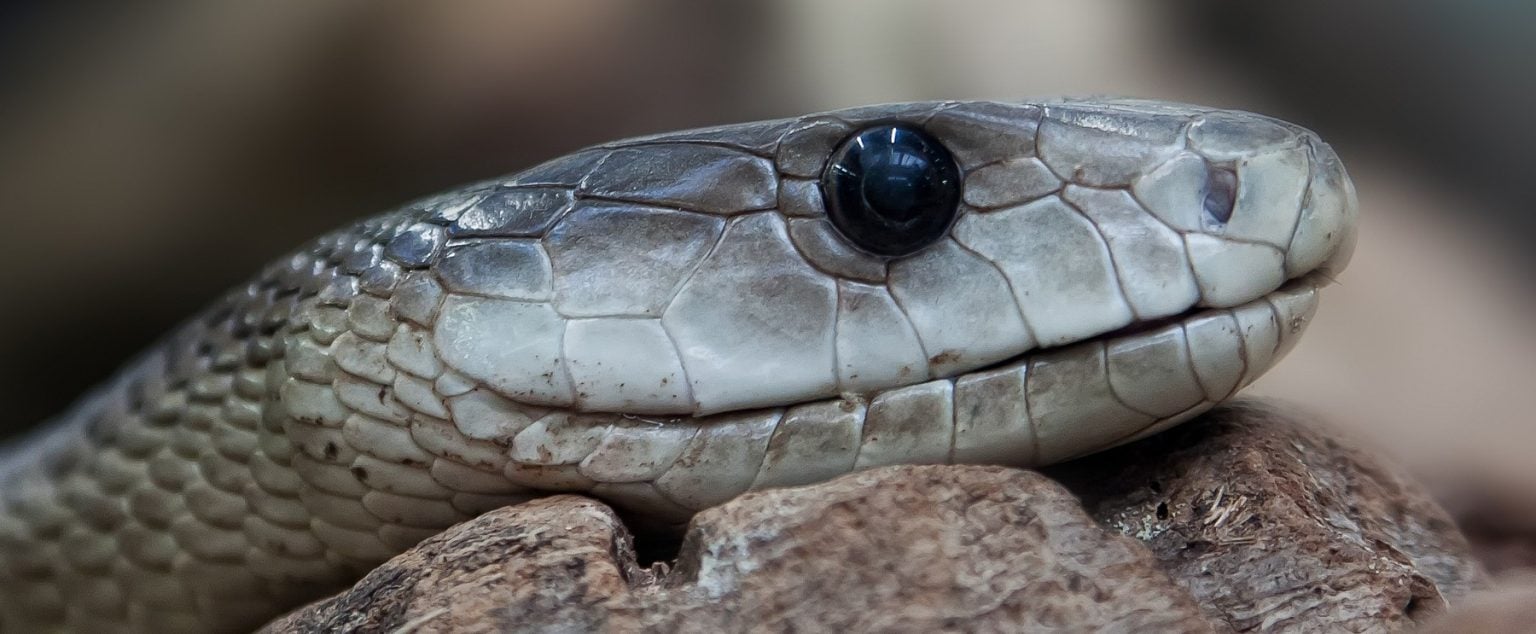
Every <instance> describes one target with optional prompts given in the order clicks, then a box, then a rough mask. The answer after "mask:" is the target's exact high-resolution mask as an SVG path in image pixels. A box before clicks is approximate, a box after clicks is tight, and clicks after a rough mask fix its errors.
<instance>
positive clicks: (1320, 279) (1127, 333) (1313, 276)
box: [1025, 270, 1334, 355]
mask: <svg viewBox="0 0 1536 634" xmlns="http://www.w3.org/2000/svg"><path fill="white" fill-rule="evenodd" d="M1332 283H1334V280H1333V278H1331V277H1329V276H1328V274H1327V273H1326V272H1325V271H1322V270H1317V271H1312V272H1311V273H1307V274H1305V275H1302V276H1300V277H1296V278H1292V279H1290V280H1287V281H1286V282H1285V283H1284V284H1281V285H1280V287H1279V288H1276V289H1275V290H1272V291H1270V292H1268V293H1264V294H1263V295H1260V296H1259V297H1257V298H1255V299H1253V300H1251V301H1249V302H1245V303H1244V304H1241V305H1247V304H1252V303H1254V302H1262V301H1269V300H1270V299H1271V298H1274V297H1276V296H1279V295H1282V294H1286V295H1289V294H1295V293H1301V292H1309V291H1316V290H1318V289H1320V288H1323V287H1324V286H1327V285H1329V284H1332ZM1235 308H1237V307H1236V306H1233V307H1226V308H1218V307H1210V306H1198V305H1197V306H1193V307H1191V308H1189V309H1187V310H1185V311H1183V312H1178V313H1174V314H1172V315H1168V316H1166V317H1158V318H1156V319H1148V320H1143V321H1137V322H1133V323H1130V324H1127V325H1125V326H1123V327H1121V328H1117V329H1115V330H1111V331H1108V332H1105V333H1103V334H1100V335H1096V336H1094V337H1090V338H1088V339H1083V340H1080V341H1075V342H1072V343H1068V344H1063V345H1060V346H1052V347H1050V348H1040V349H1037V350H1033V351H1031V352H1040V351H1043V350H1052V349H1055V348H1064V347H1067V346H1073V345H1078V344H1081V343H1083V342H1086V341H1095V340H1108V339H1119V338H1125V337H1132V336H1135V335H1139V334H1142V333H1147V332H1152V331H1155V330H1158V329H1160V328H1163V327H1165V326H1170V325H1173V324H1178V323H1183V322H1186V321H1189V320H1191V319H1195V318H1198V317H1201V316H1204V315H1209V314H1217V313H1220V312H1224V311H1230V310H1233V309H1235ZM1025 354H1026V355H1028V354H1030V353H1025Z"/></svg>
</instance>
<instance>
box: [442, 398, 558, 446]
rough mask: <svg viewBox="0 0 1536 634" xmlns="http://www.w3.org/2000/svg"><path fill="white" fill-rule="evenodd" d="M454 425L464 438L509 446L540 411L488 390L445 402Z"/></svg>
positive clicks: (449, 418) (541, 411)
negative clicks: (507, 444)
mask: <svg viewBox="0 0 1536 634" xmlns="http://www.w3.org/2000/svg"><path fill="white" fill-rule="evenodd" d="M447 401H448V409H449V411H450V412H451V413H452V416H451V417H445V418H446V419H447V420H452V421H453V426H454V427H455V428H457V429H458V430H459V433H461V434H464V437H465V438H471V439H474V440H484V441H487V442H498V443H509V442H510V441H511V439H512V438H514V437H516V436H517V435H518V434H519V433H522V431H523V430H524V429H526V428H527V427H528V426H529V425H532V424H533V421H534V420H535V419H537V418H539V417H540V416H541V415H542V413H543V410H539V409H533V408H529V407H527V406H526V405H523V404H521V403H518V402H516V401H513V400H510V399H507V398H504V397H502V396H500V395H498V394H495V393H492V392H490V391H489V390H474V391H472V392H470V393H468V394H463V395H460V396H455V397H452V398H449V399H447Z"/></svg>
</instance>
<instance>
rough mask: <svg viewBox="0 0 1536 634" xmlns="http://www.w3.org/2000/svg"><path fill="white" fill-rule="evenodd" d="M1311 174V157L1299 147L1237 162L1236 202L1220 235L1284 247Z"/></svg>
mask: <svg viewBox="0 0 1536 634" xmlns="http://www.w3.org/2000/svg"><path fill="white" fill-rule="evenodd" d="M1311 171H1312V166H1311V157H1310V155H1309V152H1308V151H1307V148H1306V147H1305V146H1301V145H1291V146H1288V147H1282V148H1279V149H1275V150H1273V151H1269V152H1264V153H1262V154H1252V153H1250V154H1248V155H1247V156H1244V157H1243V158H1241V159H1238V161H1237V200H1236V201H1235V203H1234V204H1233V206H1232V217H1231V219H1230V220H1228V221H1227V224H1226V227H1225V228H1224V229H1223V230H1222V231H1221V235H1222V236H1224V237H1227V238H1230V239H1234V240H1246V241H1251V242H1261V243H1264V244H1268V245H1273V246H1274V247H1275V248H1277V249H1284V248H1286V247H1288V246H1289V245H1290V243H1291V235H1292V234H1294V233H1295V232H1296V222H1297V220H1298V216H1299V215H1300V214H1301V204H1302V197H1303V195H1305V194H1306V192H1307V185H1308V175H1309V174H1310V173H1311Z"/></svg>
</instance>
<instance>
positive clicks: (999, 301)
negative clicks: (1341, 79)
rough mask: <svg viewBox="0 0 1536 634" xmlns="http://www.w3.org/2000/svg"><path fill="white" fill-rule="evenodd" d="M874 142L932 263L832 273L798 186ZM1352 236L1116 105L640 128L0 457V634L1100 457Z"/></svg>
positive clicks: (1302, 153) (323, 254)
mask: <svg viewBox="0 0 1536 634" xmlns="http://www.w3.org/2000/svg"><path fill="white" fill-rule="evenodd" d="M885 121H894V122H901V123H904V124H908V125H912V126H917V127H920V128H921V129H922V130H925V131H926V133H927V134H930V135H932V136H933V137H934V138H936V139H938V140H940V141H941V142H942V143H943V144H945V145H946V146H947V147H948V148H949V150H950V151H951V152H952V153H953V155H954V159H955V161H956V162H957V163H958V165H959V168H960V172H961V173H962V174H963V179H964V184H963V192H964V193H963V198H962V201H961V203H960V207H959V212H958V218H957V219H956V220H955V221H954V223H953V226H952V227H950V228H949V229H948V232H947V235H945V236H944V237H943V239H941V240H938V241H937V242H936V243H935V244H932V245H931V246H928V247H927V248H924V249H922V250H920V251H918V252H917V253H915V254H912V255H907V256H903V257H880V256H874V255H870V254H868V253H865V252H863V251H861V250H860V249H857V248H854V247H853V246H851V245H850V243H849V241H848V240H846V239H844V238H845V237H844V236H842V235H840V234H839V233H838V229H837V227H834V226H833V225H832V224H831V223H830V222H829V221H828V220H827V218H826V212H825V205H824V201H823V200H822V196H823V190H822V188H821V187H820V186H819V183H818V178H819V177H820V175H821V174H822V172H823V169H824V167H825V163H826V162H827V157H828V156H829V155H830V154H831V153H832V151H833V148H834V147H835V146H836V145H837V144H838V143H839V141H841V140H843V139H845V138H848V136H849V135H850V134H851V133H852V132H854V131H856V130H858V129H859V128H860V127H861V126H865V125H868V124H871V123H877V122H885ZM1223 175H1225V176H1223ZM1223 195H1225V196H1228V197H1229V199H1228V200H1227V201H1226V203H1227V204H1228V205H1229V208H1228V211H1229V213H1230V218H1217V219H1213V217H1212V216H1211V215H1210V213H1209V209H1210V206H1211V200H1212V199H1213V196H1214V197H1215V199H1217V200H1218V202H1220V198H1221V197H1222V196H1223ZM1355 207H1356V204H1355V200H1354V192H1353V189H1352V186H1351V185H1350V183H1349V180H1348V177H1347V176H1346V175H1345V172H1344V170H1343V168H1342V167H1341V165H1340V163H1339V161H1338V159H1337V157H1336V156H1335V155H1334V153H1333V151H1332V150H1331V149H1330V148H1329V147H1328V146H1327V145H1326V144H1324V143H1322V142H1321V141H1319V140H1318V139H1317V138H1316V136H1315V135H1313V134H1312V133H1310V132H1308V131H1306V130H1304V129H1301V128H1298V127H1296V126H1293V125H1290V124H1286V123H1282V122H1279V121H1276V120H1273V119H1269V118H1266V117H1261V116H1257V115H1251V114H1246V113H1240V112H1234V111H1223V110H1213V109H1206V108H1199V107H1193V106H1183V105H1176V104H1167V103H1159V102H1147V101H1131V100H1099V101H1070V100H1063V101H1050V102H1044V103H1036V104H1010V103H993V102H942V103H917V104H897V105H886V106H875V107H866V108H857V109H851V110H842V111H837V112H831V113H824V114H815V115H807V116H803V117H796V118H791V119H784V120H777V121H769V122H761V123H751V124H744V125H737V126H726V127H719V128H711V129H704V130H695V131H688V132H679V133H672V134H663V135H657V136H651V137H645V138H639V139H631V140H626V141H620V142H615V143H611V144H607V145H603V146H598V147H594V148H589V149H586V150H582V151H579V152H576V153H573V154H570V155H568V156H565V157H561V158H558V159H555V160H553V161H550V162H548V163H545V164H542V165H539V166H537V167H534V168H532V169H530V170H527V171H525V172H522V173H520V174H516V175H513V176H510V177H507V178H501V179H496V180H491V181H486V182H481V183H476V184H473V185H469V186H466V187H463V188H460V189H456V190H454V191H451V192H447V193H445V194H441V195H438V196H434V197H431V198H427V199H424V200H420V201H416V202H413V203H411V204H408V205H406V206H404V207H402V208H401V209H399V210H396V211H393V212H390V213H386V214H383V215H381V216H377V217H375V218H372V219H368V220H365V221H362V222H359V223H358V224H356V225H353V226H351V227H348V228H346V229H343V230H341V231H338V232H336V233H333V234H331V235H328V236H325V237H323V238H320V239H319V240H317V241H315V242H313V243H311V244H309V245H307V246H305V247H304V248H302V249H300V250H298V251H297V252H295V253H293V254H292V255H290V256H288V257H286V258H284V259H282V260H279V261H278V262H276V263H275V264H273V265H271V266H270V267H268V268H267V269H266V270H264V271H262V272H261V274H260V275H259V276H257V277H256V278H255V279H254V280H253V281H252V282H251V283H249V284H248V285H246V286H244V287H242V288H239V289H237V290H235V291H233V292H231V293H230V294H228V295H227V296H225V297H224V298H222V299H221V300H219V301H218V302H217V303H216V304H215V305H213V306H212V307H211V308H210V309H208V310H207V311H206V312H204V313H202V314H200V315H198V316H197V317H195V318H194V319H192V320H191V321H189V322H188V323H186V324H185V325H184V326H182V327H181V328H179V329H178V330H176V331H175V332H174V333H173V334H171V335H170V336H169V337H168V338H167V339H166V340H165V341H164V342H163V343H161V344H160V345H158V346H156V347H154V348H153V349H151V350H150V351H148V352H147V353H146V354H144V355H143V356H142V357H140V358H139V359H138V360H136V361H134V362H133V363H131V364H130V365H128V366H127V367H126V368H125V369H124V370H122V371H121V372H120V373H119V374H118V375H117V376H116V377H115V378H113V379H112V380H111V381H109V382H108V383H107V384H106V385H104V386H102V387H101V388H99V389H97V390H96V391H95V392H93V393H92V394H90V395H88V396H86V397H85V398H84V399H82V400H81V401H79V402H78V403H77V404H76V405H75V406H74V407H73V408H72V409H70V410H69V411H67V412H66V413H64V414H63V415H62V416H61V417H60V418H58V419H57V420H56V421H54V422H53V423H51V424H49V425H46V426H44V427H43V428H42V429H41V430H40V431H38V432H36V433H34V434H33V435H32V436H30V437H28V438H25V439H22V440H21V441H18V442H17V443H14V444H12V445H11V446H10V447H9V448H8V449H6V450H5V451H4V452H3V454H0V619H3V620H0V624H3V629H4V631H7V632H21V631H39V630H60V629H67V630H78V631H111V630H124V629H129V630H138V631H156V632H164V631H228V630H240V629H249V628H251V627H254V626H257V625H260V624H261V623H263V622H265V621H266V620H268V619H270V618H272V617H273V616H275V615H277V614H280V613H281V612H282V611H284V610H286V609H290V608H292V607H295V606H296V605H298V604H300V603H302V602H304V601H306V600H309V599H313V598H316V597H318V596H321V595H323V594H324V593H327V592H330V591H334V590H336V589H337V588H338V587H340V586H342V585H344V584H346V583H348V582H350V581H352V580H355V579H356V578H357V577H359V576H360V575H361V574H363V573H364V572H366V571H367V570H369V569H370V568H372V567H373V566H376V565H377V564H379V563H380V562H382V561H384V560H385V559H387V558H389V557H391V556H393V555H395V554H397V553H399V552H401V551H403V550H404V549H406V548H409V547H410V546H412V545H413V544H415V543H417V542H418V541H420V540H421V539H424V538H426V537H428V536H431V535H433V534H435V533H437V532H439V531H441V530H443V529H444V528H446V527H448V526H451V525H453V524H455V523H457V522H460V521H463V520H465V519H468V518H470V517H473V516H475V515H476V514H478V513H482V512H485V511H487V510H489V509H493V508H497V507H501V506H504V505H509V504H516V503H518V502H521V501H524V500H527V499H530V498H532V497H535V496H540V495H547V494H550V493H553V492H579V493H584V494H590V495H593V496H596V497H598V498H601V499H604V500H606V501H609V502H610V503H613V504H615V505H618V506H620V507H623V508H625V509H628V510H629V511H631V512H633V513H634V514H636V515H637V516H640V517H643V518H648V519H651V520H656V521H659V522H667V523H679V522H682V521H685V520H686V519H687V518H688V517H689V516H691V515H692V514H693V513H695V512H697V511H698V510H700V509H704V508H707V507H710V506H712V505H716V504H719V503H721V502H724V501H726V500H728V499H730V498H732V497H734V496H736V495H738V494H740V493H742V492H745V491H749V490H753V489H760V488H765V487H777V486H788V485H798V484H805V483H812V482H817V481H822V480H825V479H827V478H830V477H833V476H836V475H839V474H842V473H846V472H849V471H853V470H858V469H865V468H870V467H875V466H879V465H889V464H898V463H997V464H1006V465H1017V466H1034V465H1042V464H1048V463H1052V462H1057V461H1062V460H1066V459H1069V458H1072V457H1075V456H1079V455H1082V454H1086V453H1091V452H1094V451H1097V450H1100V449H1104V448H1107V447H1110V446H1113V445H1116V444H1120V443H1125V442H1129V441H1131V440H1134V439H1137V438H1140V437H1143V436H1146V435H1148V434H1153V433H1156V432H1158V431H1159V430H1162V429H1165V428H1167V427H1170V426H1172V425H1176V424H1178V423H1180V422H1182V421H1185V420H1187V419H1189V418H1191V417H1193V416H1195V415H1197V414H1199V413H1200V412H1203V411H1205V410H1206V409H1208V408H1210V407H1211V406H1212V405H1214V404H1215V403H1217V402H1220V401H1222V400H1224V399H1226V398H1228V397H1230V396H1231V395H1233V394H1234V393H1235V392H1236V391H1237V390H1239V389H1241V388H1242V387H1243V386H1244V385H1247V384H1248V383H1250V382H1252V381H1253V380H1254V379H1255V378H1256V377H1257V376H1258V375H1259V374H1260V373H1262V372H1264V371H1265V370H1266V369H1267V368H1268V367H1270V365H1271V364H1273V363H1274V362H1275V361H1277V360H1278V359H1279V358H1280V356H1282V355H1283V354H1284V353H1285V352H1286V351H1287V350H1288V349H1289V348H1290V346H1292V345H1293V344H1294V343H1295V341H1296V338H1297V337H1298V336H1299V334H1300V332H1301V330H1302V328H1303V326H1304V325H1305V324H1306V323H1307V321H1308V319H1309V317H1310V316H1311V314H1312V312H1313V310H1314V309H1315V307H1316V297H1317V288H1318V286H1319V284H1318V283H1317V280H1319V279H1321V276H1322V275H1324V274H1325V273H1326V271H1327V270H1329V269H1337V268H1338V267H1339V266H1342V263H1343V260H1344V258H1345V257H1347V253H1348V250H1349V244H1350V242H1351V239H1352V236H1353V227H1354V218H1355V213H1356V212H1355ZM550 530H559V527H550Z"/></svg>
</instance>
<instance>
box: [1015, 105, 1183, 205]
mask: <svg viewBox="0 0 1536 634" xmlns="http://www.w3.org/2000/svg"><path fill="white" fill-rule="evenodd" d="M1188 125H1189V121H1188V119H1187V118H1183V117H1170V116H1149V115H1146V114H1130V113H1121V112H1115V111H1109V110H1103V109H1095V108H1092V107H1087V106H1084V105H1081V104H1064V105H1053V106H1047V107H1046V108H1045V114H1044V116H1043V118H1042V120H1041V122H1040V130H1039V135H1038V144H1039V145H1038V148H1039V149H1038V151H1039V153H1040V158H1041V159H1043V160H1044V161H1045V163H1046V165H1049V166H1050V167H1051V170H1052V171H1054V172H1055V173H1056V175H1057V176H1058V177H1060V178H1061V179H1062V180H1066V181H1071V182H1075V183H1078V184H1082V185H1089V186H1092V187H1120V186H1124V185H1128V184H1130V182H1131V181H1132V180H1133V179H1135V178H1136V176H1137V175H1139V174H1141V173H1143V172H1146V171H1148V170H1150V169H1151V168H1152V167H1154V166H1156V165H1158V164H1161V163H1162V162H1163V161H1166V160H1168V159H1169V158H1171V157H1172V156H1173V155H1174V154H1175V153H1177V152H1178V151H1179V150H1181V149H1183V146H1184V130H1185V128H1186V127H1187V126H1188Z"/></svg>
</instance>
